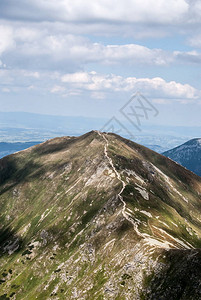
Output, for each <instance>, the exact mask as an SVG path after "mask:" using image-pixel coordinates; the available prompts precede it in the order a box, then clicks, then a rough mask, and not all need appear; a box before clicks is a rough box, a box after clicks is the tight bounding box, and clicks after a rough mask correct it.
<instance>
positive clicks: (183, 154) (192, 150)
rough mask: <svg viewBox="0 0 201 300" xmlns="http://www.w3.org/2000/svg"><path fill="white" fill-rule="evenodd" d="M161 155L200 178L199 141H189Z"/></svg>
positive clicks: (200, 154) (200, 147)
mask: <svg viewBox="0 0 201 300" xmlns="http://www.w3.org/2000/svg"><path fill="white" fill-rule="evenodd" d="M163 155H165V156H166V157H169V158H171V159H172V160H174V161H176V162H178V163H179V164H180V165H182V166H184V167H186V168H187V169H189V170H191V171H192V172H194V173H195V174H197V175H199V176H201V139H193V140H190V141H188V142H186V143H185V144H183V145H181V146H178V147H176V148H174V149H171V150H169V151H166V152H164V153H163Z"/></svg>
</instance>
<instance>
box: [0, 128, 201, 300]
mask: <svg viewBox="0 0 201 300" xmlns="http://www.w3.org/2000/svg"><path fill="white" fill-rule="evenodd" d="M200 195H201V178H200V177H199V176H197V175H195V174H193V173H192V172H190V171H189V170H186V169H185V168H183V167H182V166H180V165H178V164H176V163H175V162H174V161H172V160H170V159H168V158H166V157H164V156H162V155H160V154H158V153H156V152H154V151H152V150H150V149H148V148H146V147H144V146H141V145H138V144H136V143H134V142H132V141H129V140H127V139H125V138H122V137H120V136H118V135H116V134H106V133H101V132H97V131H92V132H89V133H87V134H85V135H82V136H80V137H62V138H55V139H52V140H48V141H46V142H44V143H42V144H40V145H37V146H34V147H32V148H29V149H27V150H24V151H21V152H19V153H16V154H13V155H10V156H7V157H4V158H2V159H0V207H1V209H0V269H1V271H0V299H16V300H17V299H69V300H71V299H72V300H73V299H77V300H80V299H83V300H88V299H89V300H98V299H111V300H117V299H122V300H123V299H144V300H156V299H157V300H159V299H161V300H166V299H172V300H199V299H200V295H201V285H200V278H201V250H200V248H201V218H200V211H201V201H200Z"/></svg>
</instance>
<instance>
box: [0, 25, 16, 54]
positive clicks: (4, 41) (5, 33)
mask: <svg viewBox="0 0 201 300" xmlns="http://www.w3.org/2000/svg"><path fill="white" fill-rule="evenodd" d="M14 46H15V42H14V39H13V31H12V28H11V27H10V26H4V25H2V26H0V55H2V54H3V53H4V52H5V51H8V50H10V49H12V48H14Z"/></svg>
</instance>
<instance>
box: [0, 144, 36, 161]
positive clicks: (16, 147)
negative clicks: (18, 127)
mask: <svg viewBox="0 0 201 300" xmlns="http://www.w3.org/2000/svg"><path fill="white" fill-rule="evenodd" d="M39 143H40V142H21V143H20V142H19V143H4V142H0V158H2V157H4V156H6V155H9V154H12V153H15V152H17V151H21V150H25V149H27V148H30V147H32V146H34V145H37V144H39Z"/></svg>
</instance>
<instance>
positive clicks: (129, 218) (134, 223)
mask: <svg viewBox="0 0 201 300" xmlns="http://www.w3.org/2000/svg"><path fill="white" fill-rule="evenodd" d="M97 132H98V134H99V135H100V136H101V137H102V138H103V139H104V141H105V146H104V154H105V157H106V158H107V160H108V161H109V164H110V166H111V168H112V169H113V171H114V173H115V174H116V177H117V179H118V180H119V181H120V182H121V184H122V189H121V190H120V192H119V193H118V194H117V195H118V197H119V199H120V200H121V202H122V204H123V209H122V215H123V216H124V218H125V219H126V220H127V221H128V222H130V223H131V224H132V225H133V227H134V229H135V231H136V233H137V234H138V235H139V236H140V237H142V238H144V236H143V234H141V232H140V231H139V230H138V226H137V223H136V222H135V221H134V220H133V219H132V218H131V216H129V214H128V213H127V212H126V203H125V201H124V199H123V197H122V193H123V191H124V189H125V187H126V183H125V182H124V181H123V180H122V179H121V175H120V174H119V172H118V171H117V169H116V168H115V166H114V164H113V161H112V159H111V158H110V157H109V155H108V150H107V149H108V146H109V143H108V140H107V138H106V136H105V134H104V133H102V132H99V131H97Z"/></svg>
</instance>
